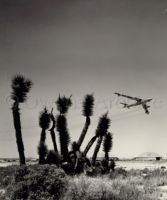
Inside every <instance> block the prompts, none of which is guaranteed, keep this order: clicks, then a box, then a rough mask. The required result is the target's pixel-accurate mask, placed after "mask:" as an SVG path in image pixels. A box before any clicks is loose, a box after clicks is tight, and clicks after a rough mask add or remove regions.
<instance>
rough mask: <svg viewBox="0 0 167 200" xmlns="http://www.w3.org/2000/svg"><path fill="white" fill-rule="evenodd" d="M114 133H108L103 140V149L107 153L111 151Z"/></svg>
mask: <svg viewBox="0 0 167 200" xmlns="http://www.w3.org/2000/svg"><path fill="white" fill-rule="evenodd" d="M112 139H113V137H112V134H111V133H107V135H106V136H105V138H104V141H103V151H104V152H105V153H108V152H110V151H111V148H112Z"/></svg>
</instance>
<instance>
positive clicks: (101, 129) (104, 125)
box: [92, 113, 110, 165]
mask: <svg viewBox="0 0 167 200" xmlns="http://www.w3.org/2000/svg"><path fill="white" fill-rule="evenodd" d="M109 126H110V119H109V118H108V116H107V113H106V114H104V115H103V116H102V117H101V118H100V120H99V124H98V126H97V129H96V135H97V136H98V141H97V144H96V147H95V150H94V153H93V157H92V165H95V162H96V158H97V154H98V152H99V149H100V146H101V143H102V141H103V137H104V136H105V135H106V134H107V131H108V128H109Z"/></svg>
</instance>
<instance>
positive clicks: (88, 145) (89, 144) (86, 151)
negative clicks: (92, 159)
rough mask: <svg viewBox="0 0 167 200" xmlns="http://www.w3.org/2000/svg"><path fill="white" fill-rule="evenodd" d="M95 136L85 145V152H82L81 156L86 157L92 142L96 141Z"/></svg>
mask: <svg viewBox="0 0 167 200" xmlns="http://www.w3.org/2000/svg"><path fill="white" fill-rule="evenodd" d="M96 138H97V137H96V136H94V137H92V139H91V140H90V141H89V143H88V144H87V146H86V148H85V150H84V152H83V155H84V156H86V155H87V153H88V151H89V149H90V148H91V146H92V145H93V144H94V142H95V141H96Z"/></svg>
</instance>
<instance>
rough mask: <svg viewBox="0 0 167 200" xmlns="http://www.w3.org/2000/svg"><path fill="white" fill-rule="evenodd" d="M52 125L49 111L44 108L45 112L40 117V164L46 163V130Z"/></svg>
mask: <svg viewBox="0 0 167 200" xmlns="http://www.w3.org/2000/svg"><path fill="white" fill-rule="evenodd" d="M49 125H50V114H49V113H48V111H47V109H46V108H44V110H43V111H42V112H41V113H40V116H39V126H40V127H41V129H42V131H41V138H40V142H39V146H38V153H39V164H44V163H45V156H46V154H47V150H46V149H47V148H46V145H45V140H46V130H47V129H48V128H49Z"/></svg>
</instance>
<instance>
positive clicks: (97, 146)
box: [92, 136, 103, 166]
mask: <svg viewBox="0 0 167 200" xmlns="http://www.w3.org/2000/svg"><path fill="white" fill-rule="evenodd" d="M102 140H103V137H102V136H100V137H99V139H98V141H97V144H96V147H95V150H94V153H93V157H92V165H93V166H94V165H95V163H96V158H97V154H98V152H99V149H100V146H101V143H102Z"/></svg>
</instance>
